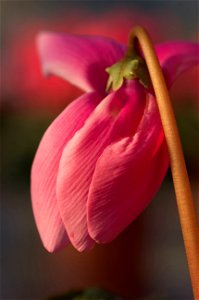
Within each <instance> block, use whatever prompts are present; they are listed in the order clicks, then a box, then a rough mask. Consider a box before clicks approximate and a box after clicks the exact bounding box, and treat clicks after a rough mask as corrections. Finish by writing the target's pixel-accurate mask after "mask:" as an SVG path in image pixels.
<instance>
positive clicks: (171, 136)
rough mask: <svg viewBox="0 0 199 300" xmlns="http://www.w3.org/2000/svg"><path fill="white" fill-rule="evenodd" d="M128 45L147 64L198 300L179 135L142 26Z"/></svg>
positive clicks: (197, 232) (193, 223)
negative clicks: (137, 52) (139, 48)
mask: <svg viewBox="0 0 199 300" xmlns="http://www.w3.org/2000/svg"><path fill="white" fill-rule="evenodd" d="M129 40H130V44H129V47H130V48H131V49H133V48H134V47H135V43H137V42H139V44H140V46H141V49H142V51H143V54H144V58H145V61H146V64H147V67H148V71H149V74H150V78H151V82H152V85H153V88H154V92H155V95H156V99H157V105H158V108H159V113H160V117H161V121H162V126H163V129H164V134H165V138H166V142H167V146H168V151H169V157H170V166H171V171H172V177H173V183H174V188H175V194H176V200H177V206H178V212H179V218H180V223H181V228H182V234H183V239H184V244H185V250H186V255H187V260H188V267H189V272H190V277H191V282H192V287H193V294H194V299H195V300H198V299H199V228H198V222H197V216H196V210H195V207H194V201H193V198H192V192H191V187H190V182H189V177H188V175H187V170H186V165H185V161H184V156H183V151H182V146H181V142H180V137H179V133H178V129H177V125H176V120H175V115H174V112H173V108H172V104H171V100H170V96H169V92H168V89H167V86H166V83H165V79H164V76H163V73H162V70H161V67H160V64H159V62H158V58H157V55H156V53H155V50H154V47H153V44H152V41H151V39H150V37H149V35H148V34H147V32H146V31H145V30H144V29H143V28H142V27H135V28H134V30H133V31H132V32H131V34H130V39H129Z"/></svg>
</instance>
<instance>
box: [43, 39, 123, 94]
mask: <svg viewBox="0 0 199 300" xmlns="http://www.w3.org/2000/svg"><path fill="white" fill-rule="evenodd" d="M38 49H39V53H40V56H41V61H42V65H43V70H44V72H45V73H47V74H54V75H58V76H60V77H62V78H63V79H65V80H67V81H69V82H71V83H72V84H74V85H77V86H78V87H80V88H81V89H83V90H85V91H87V92H89V91H93V90H96V91H98V92H103V94H104V92H105V86H106V82H107V79H108V75H107V73H106V71H105V69H106V68H107V67H108V66H110V65H111V64H113V63H115V62H116V61H117V60H119V59H120V58H121V57H122V55H123V53H124V50H123V47H122V46H121V45H120V44H118V43H117V42H115V41H113V40H111V39H108V38H103V37H89V36H76V35H69V34H54V33H41V34H40V35H39V36H38Z"/></svg>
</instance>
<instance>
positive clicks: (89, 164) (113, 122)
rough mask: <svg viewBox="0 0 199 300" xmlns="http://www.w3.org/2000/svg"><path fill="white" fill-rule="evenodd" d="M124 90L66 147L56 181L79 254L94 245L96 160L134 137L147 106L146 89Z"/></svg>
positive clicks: (105, 103) (107, 100)
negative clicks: (91, 205) (91, 207)
mask: <svg viewBox="0 0 199 300" xmlns="http://www.w3.org/2000/svg"><path fill="white" fill-rule="evenodd" d="M132 85H133V86H134V87H135V86H136V88H129V89H128V88H126V89H121V90H120V91H118V92H115V93H112V94H110V95H109V96H107V97H106V98H105V99H104V100H103V101H102V102H101V103H100V104H99V105H98V107H97V108H96V109H95V111H94V112H93V113H92V114H91V116H90V117H89V118H88V120H87V121H86V123H85V125H84V126H83V127H82V128H81V129H80V130H79V131H78V132H77V133H76V134H75V135H74V137H73V138H72V139H71V140H70V141H69V143H68V144H67V145H66V147H65V149H64V151H63V154H62V157H61V160H60V166H59V172H58V178H57V199H58V205H59V208H60V213H61V216H62V220H63V222H64V224H65V226H66V229H67V232H68V235H69V238H70V240H71V243H72V244H73V245H74V247H76V248H77V249H78V250H79V251H84V250H89V249H91V248H92V246H93V245H94V241H93V240H92V239H91V238H90V236H89V234H88V229H87V208H86V206H87V198H88V192H89V187H90V184H91V180H92V176H93V172H94V169H95V164H96V162H97V159H98V158H99V157H100V155H101V154H102V152H103V150H104V149H105V148H106V147H107V146H108V145H109V144H110V143H111V142H112V141H114V140H116V139H119V138H121V136H125V135H129V134H133V132H134V131H135V130H136V128H137V126H138V123H139V121H140V118H141V116H142V113H143V109H144V106H145V97H144V95H145V94H143V93H144V92H143V89H142V88H139V87H138V84H137V83H136V82H134V83H133V84H132Z"/></svg>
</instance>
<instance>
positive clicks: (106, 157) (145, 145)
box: [87, 97, 168, 243]
mask: <svg viewBox="0 0 199 300" xmlns="http://www.w3.org/2000/svg"><path fill="white" fill-rule="evenodd" d="M148 101H149V103H148V106H147V108H146V110H145V113H144V116H143V119H142V122H141V123H140V126H139V128H138V130H137V132H136V134H135V135H134V136H132V137H128V138H124V139H122V140H121V141H119V142H116V143H113V144H112V145H110V146H109V147H107V148H106V149H105V150H104V152H103V153H102V155H101V156H100V158H99V160H98V162H97V164H96V168H95V172H94V175H93V179H92V183H91V187H90V191H89V198H88V204H87V207H88V229H89V233H90V235H91V237H92V238H93V239H95V240H96V241H97V242H100V243H107V242H110V241H111V240H113V239H114V238H115V237H117V235H118V234H119V233H120V232H121V231H122V230H124V229H125V228H126V227H127V226H128V225H129V224H130V223H131V222H132V221H133V220H134V219H135V218H136V217H137V216H138V215H139V214H140V213H141V212H142V211H143V210H144V208H145V207H146V206H147V205H148V204H149V203H150V201H151V200H152V198H153V196H154V195H155V193H156V192H157V190H158V188H159V187H160V184H161V182H162V180H163V178H164V176H165V173H166V170H167V167H168V154H167V149H166V146H165V144H164V143H163V137H164V136H163V132H162V127H161V124H160V120H159V115H158V111H157V107H156V104H155V100H154V98H153V97H150V99H148Z"/></svg>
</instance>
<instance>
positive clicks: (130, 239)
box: [0, 0, 199, 300]
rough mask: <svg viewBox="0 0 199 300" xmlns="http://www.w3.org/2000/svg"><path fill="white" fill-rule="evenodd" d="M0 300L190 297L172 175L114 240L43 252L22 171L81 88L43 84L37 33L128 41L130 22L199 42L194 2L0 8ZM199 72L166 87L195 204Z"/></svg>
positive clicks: (160, 37)
mask: <svg viewBox="0 0 199 300" xmlns="http://www.w3.org/2000/svg"><path fill="white" fill-rule="evenodd" d="M1 20H2V21H1V78H0V83H1V99H0V101H1V137H2V138H1V141H2V155H1V166H2V193H1V254H2V255H1V299H2V300H4V299H5V300H6V299H13V300H14V299H19V300H20V299H47V297H49V296H50V295H54V294H61V293H64V292H66V291H68V290H70V289H76V288H86V287H90V286H99V287H102V288H106V289H108V290H110V291H112V292H114V293H116V294H118V295H120V296H121V297H124V298H125V299H132V300H133V299H138V300H139V299H158V300H159V299H170V300H176V299H179V300H191V299H192V293H191V286H190V281H189V275H188V269H187V263H186V257H185V252H184V246H183V241H182V236H181V229H180V225H179V220H178V214H177V207H176V202H175V196H174V191H173V185H172V180H171V176H170V173H169V174H168V175H167V177H166V179H165V181H164V183H163V185H162V187H161V189H160V191H159V192H158V194H157V195H156V197H155V198H154V200H153V201H152V203H151V204H150V206H149V207H148V208H147V209H146V210H145V211H144V212H143V213H142V215H141V216H140V217H139V218H138V219H137V220H136V221H135V222H134V223H133V224H131V225H130V226H129V227H128V228H127V229H126V230H125V231H124V232H123V233H122V234H121V235H120V236H119V237H118V238H117V239H116V240H115V241H113V242H112V243H110V244H108V245H97V246H96V247H95V249H94V250H93V251H91V252H90V253H82V254H80V253H78V252H77V251H76V250H75V249H73V248H72V246H69V247H68V248H66V249H64V250H63V251H61V252H59V253H57V254H49V253H47V252H46V250H45V249H44V248H43V246H42V243H41V241H40V239H39V235H38V233H37V230H36V227H35V223H34V219H33V214H32V210H31V199H30V192H29V174H30V168H31V163H32V160H33V157H34V153H35V151H36V149H37V145H38V143H39V140H40V138H41V137H42V134H43V133H44V131H45V129H46V128H47V126H48V125H49V124H50V123H51V121H52V120H53V119H54V118H55V117H56V116H57V114H58V113H59V112H61V111H62V109H63V108H64V107H65V106H66V105H67V104H68V103H69V102H70V101H72V100H73V99H75V98H76V97H77V96H78V95H79V94H81V91H79V90H77V89H76V88H74V87H72V86H70V85H69V84H67V83H65V82H64V81H62V80H61V79H57V78H50V79H46V78H44V77H43V75H42V73H41V71H40V65H39V61H38V57H37V52H36V47H35V37H36V34H37V33H38V32H39V31H42V30H51V31H58V32H59V31H64V32H73V33H88V34H101V35H107V36H112V37H113V38H115V39H117V40H118V41H121V42H124V43H125V42H126V41H127V37H128V32H129V30H130V28H131V27H132V26H134V25H142V26H145V27H146V28H147V29H148V31H149V32H150V34H151V36H152V38H153V40H154V41H155V42H162V41H166V40H174V39H183V40H192V41H197V38H198V30H197V28H198V2H197V1H14V0H13V1H1ZM198 74H199V73H198V68H195V69H194V70H193V71H191V72H187V74H185V75H183V76H182V78H181V79H179V80H178V81H177V82H176V84H175V85H174V87H173V88H172V90H171V95H172V99H173V100H174V106H175V112H176V115H177V120H178V124H179V128H180V133H181V137H182V142H183V146H184V151H185V156H186V161H187V165H188V171H189V175H190V180H191V184H192V187H193V191H194V195H195V200H196V199H197V197H198V189H199V187H198V184H197V183H198V166H199V160H198V150H199V147H198V125H199V122H198V108H199V106H198V100H199V97H198V88H197V85H198V83H199V82H198Z"/></svg>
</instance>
